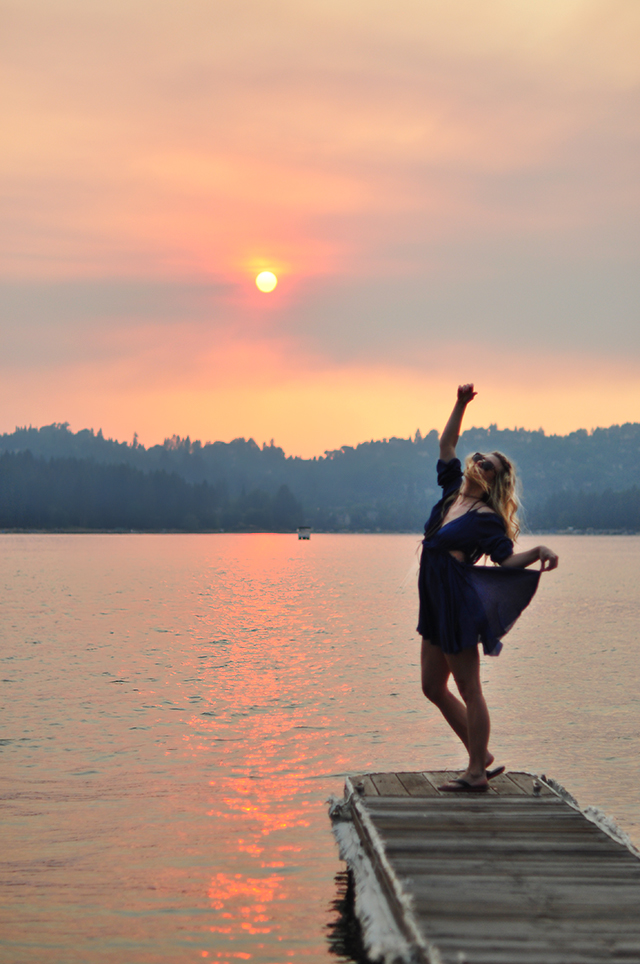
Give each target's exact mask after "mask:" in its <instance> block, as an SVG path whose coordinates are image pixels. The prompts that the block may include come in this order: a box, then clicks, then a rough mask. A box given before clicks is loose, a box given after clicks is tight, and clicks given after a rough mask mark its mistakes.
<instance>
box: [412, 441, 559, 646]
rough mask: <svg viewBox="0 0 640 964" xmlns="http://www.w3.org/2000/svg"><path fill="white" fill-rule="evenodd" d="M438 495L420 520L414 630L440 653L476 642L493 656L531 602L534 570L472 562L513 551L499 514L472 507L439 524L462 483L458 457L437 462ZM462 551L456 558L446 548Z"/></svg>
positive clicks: (535, 583) (503, 556) (495, 559)
mask: <svg viewBox="0 0 640 964" xmlns="http://www.w3.org/2000/svg"><path fill="white" fill-rule="evenodd" d="M438 483H439V485H441V486H442V489H443V495H442V499H441V500H440V501H439V502H438V503H437V504H436V505H435V506H434V507H433V510H432V512H431V516H430V517H429V521H428V522H427V524H426V525H425V539H424V541H423V546H422V557H421V560H420V574H419V577H418V589H419V595H420V615H419V618H418V632H419V633H420V635H421V636H423V637H424V638H425V639H429V640H430V641H431V642H432V643H433V644H434V645H436V646H439V647H440V649H442V651H443V652H445V653H459V652H461V650H463V649H466V648H468V647H470V646H476V645H477V644H478V643H479V642H482V645H483V649H484V651H485V653H487V654H488V655H491V656H497V655H498V653H499V652H500V650H501V649H502V643H501V642H500V640H501V639H502V637H503V636H504V635H505V634H506V633H507V632H508V631H509V630H510V629H511V627H512V626H513V624H514V623H515V621H516V619H517V618H518V616H519V615H520V613H521V612H522V610H523V609H525V608H526V607H527V606H528V605H529V603H530V602H531V600H532V598H533V596H534V594H535V592H536V589H537V588H538V580H539V578H540V573H539V571H532V570H528V569H503V568H500V567H495V566H475V565H474V563H475V562H477V561H478V559H480V558H481V556H489V557H490V558H491V559H492V561H493V562H498V563H500V562H503V561H504V560H505V559H507V558H508V557H509V556H510V555H511V554H512V553H513V543H512V541H511V539H509V538H508V536H507V534H506V532H505V528H504V523H503V521H502V519H501V518H500V517H499V516H497V515H496V514H495V513H493V512H478V511H477V509H472V510H471V511H470V512H467V513H466V514H465V515H463V516H459V517H458V518H457V519H454V520H453V521H452V522H448V523H447V524H446V525H445V526H441V521H442V514H443V509H444V508H446V506H445V503H446V501H447V499H448V498H449V497H451V496H455V495H456V493H457V492H458V489H459V488H460V486H461V485H462V468H461V465H460V461H459V459H452V460H451V461H450V462H442V461H441V460H440V461H438ZM452 550H456V551H458V552H463V553H464V556H465V559H466V562H464V563H462V562H459V561H458V560H457V559H454V557H453V556H452V555H451V551H452Z"/></svg>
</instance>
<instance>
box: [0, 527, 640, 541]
mask: <svg viewBox="0 0 640 964" xmlns="http://www.w3.org/2000/svg"><path fill="white" fill-rule="evenodd" d="M0 535H3V536H4V535H26V536H45V535H60V536H84V535H94V536H95V535H112V536H153V535H159V536H228V535H231V536H259V535H274V536H292V537H296V539H297V534H296V532H295V530H294V531H289V532H285V531H283V530H282V529H198V530H195V531H188V530H186V529H82V528H73V527H71V528H68V529H0ZM314 535H332V536H365V535H366V536H415V537H416V538H418V539H419V538H421V537H422V532H416V531H414V530H412V529H385V530H384V531H382V530H376V529H314V530H313V532H312V536H314ZM522 535H524V536H637V535H640V530H638V529H571V528H569V529H531V530H530V531H528V532H523V533H522Z"/></svg>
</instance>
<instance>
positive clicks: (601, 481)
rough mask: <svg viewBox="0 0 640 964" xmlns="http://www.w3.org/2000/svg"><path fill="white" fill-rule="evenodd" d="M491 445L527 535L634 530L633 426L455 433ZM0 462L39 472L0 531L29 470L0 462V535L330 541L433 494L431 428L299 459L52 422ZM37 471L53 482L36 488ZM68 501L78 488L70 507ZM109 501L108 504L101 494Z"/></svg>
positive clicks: (636, 452)
mask: <svg viewBox="0 0 640 964" xmlns="http://www.w3.org/2000/svg"><path fill="white" fill-rule="evenodd" d="M494 449H498V450H501V451H505V452H506V453H507V454H508V455H509V456H510V457H511V458H513V459H514V461H515V462H516V464H517V465H518V468H519V472H520V475H521V477H522V479H523V480H524V486H523V496H524V506H525V510H526V520H527V523H528V525H529V526H530V527H531V528H535V529H566V528H570V527H573V528H574V529H589V528H590V529H606V530H612V529H624V530H635V528H636V527H637V523H636V522H635V521H634V520H635V519H636V518H637V511H638V495H637V492H636V490H635V488H634V485H633V483H634V481H635V480H636V479H638V478H639V477H640V475H639V471H640V425H638V424H636V423H633V424H632V423H628V424H625V425H621V426H619V425H616V426H611V427H610V428H601V429H596V430H595V431H593V432H586V431H584V430H580V431H578V432H573V433H570V434H569V435H566V436H555V435H551V436H548V435H545V433H544V432H543V431H542V430H540V431H537V432H532V431H527V430H524V429H512V430H499V429H497V428H496V426H489V427H488V428H472V429H470V430H468V431H467V432H465V433H464V434H463V435H462V436H461V439H460V443H459V448H458V450H459V452H460V453H461V454H462V455H463V454H464V453H466V452H473V451H492V450H494ZM1 452H4V453H5V455H14V456H18V455H26V453H30V455H31V458H32V459H33V460H34V463H36V462H38V463H42V465H40V468H39V469H38V470H37V471H38V472H39V473H40V484H39V486H38V485H36V484H35V482H32V481H25V483H24V484H25V493H26V492H27V491H29V492H31V493H32V496H31V499H32V501H31V503H30V505H31V508H30V509H29V512H30V513H31V515H30V516H29V518H32V519H35V518H36V516H37V517H38V518H39V519H40V520H41V521H40V522H39V523H35V522H33V523H22V522H16V521H13V522H9V521H7V520H9V519H13V520H16V519H17V518H18V515H19V513H18V514H17V509H15V508H13V509H12V508H11V507H10V505H9V502H8V495H7V493H8V491H9V489H10V486H11V483H10V479H9V477H10V476H11V473H12V472H13V473H14V475H16V474H19V472H24V473H25V478H26V476H27V475H28V471H27V463H26V462H25V463H24V465H22V467H21V468H20V469H18V468H17V465H18V463H15V465H14V468H13V469H11V470H10V469H9V463H8V462H7V463H6V466H5V469H3V470H2V471H3V472H4V471H5V470H6V473H7V480H6V481H5V479H4V477H0V484H1V485H2V490H1V491H0V504H1V505H2V513H3V515H2V516H1V517H0V525H2V526H4V527H5V528H7V527H39V528H49V527H56V526H58V527H69V526H76V525H77V526H79V527H84V528H87V527H100V528H134V529H141V528H147V529H148V528H163V529H164V528H167V529H181V530H189V529H194V530H195V529H240V530H243V529H244V530H251V529H256V528H262V529H268V528H274V529H283V528H287V527H290V528H295V526H297V525H301V524H307V525H311V526H313V527H314V528H316V529H326V530H332V531H333V530H347V531H349V530H359V531H361V530H373V531H377V530H380V531H412V532H413V531H415V532H418V531H420V529H421V528H422V525H423V523H424V520H425V518H426V517H427V516H428V513H429V510H430V508H431V506H432V505H433V503H434V502H435V501H436V500H437V499H438V498H439V491H438V488H437V484H436V476H435V462H436V459H437V455H438V434H437V432H435V431H431V432H429V433H428V434H427V435H426V436H422V435H421V433H420V432H419V431H418V432H416V433H415V435H414V437H413V438H407V439H404V438H389V439H382V440H378V441H375V440H371V441H369V442H363V443H361V444H360V445H357V446H343V447H341V448H340V449H336V450H333V451H327V452H325V453H324V455H323V456H320V457H316V458H313V459H302V458H298V457H295V456H286V455H285V453H284V451H283V450H282V449H281V448H279V447H278V446H276V445H274V444H273V442H271V443H270V444H268V445H267V444H263V445H262V446H259V445H257V444H256V442H255V441H254V440H253V439H248V440H246V439H235V440H233V441H232V442H207V443H204V444H203V443H202V442H199V441H191V439H190V438H180V437H179V436H173V437H171V438H167V439H165V441H164V443H163V444H162V445H155V446H151V447H149V448H145V447H144V446H143V445H141V444H140V443H139V442H138V440H137V438H135V437H134V439H133V440H132V441H131V442H130V443H127V442H117V441H114V440H112V439H107V438H105V437H104V436H103V434H102V432H100V431H98V432H94V431H93V430H91V429H84V430H82V431H80V432H76V433H74V432H72V431H70V429H69V426H68V424H67V423H55V424H53V425H49V426H44V427H42V428H33V427H29V428H21V429H16V430H15V432H12V433H7V434H5V435H2V436H0V453H1ZM58 463H61V464H58ZM63 463H64V464H63ZM3 464H4V463H3ZM45 466H48V468H45ZM29 471H31V472H32V473H35V472H36V469H35V468H33V467H32V468H31V469H30V470H29ZM47 472H49V473H50V480H49V481H48V482H45V481H44V476H45V474H46V473H47ZM60 478H64V479H65V482H64V484H62V483H60V482H58V481H57V480H59V479H60ZM134 480H135V481H134ZM169 480H172V481H169ZM66 491H73V492H75V503H76V504H77V507H78V508H77V509H74V508H73V504H74V500H69V498H68V497H67V495H65V492H66ZM143 491H144V493H145V494H144V496H142V495H140V493H142V492H143ZM114 492H117V493H119V496H118V498H113V497H112V493H114ZM52 493H55V498H54V497H53V494H52ZM15 498H17V496H15V497H14V496H12V499H13V502H12V503H11V505H14V507H15V506H16V505H18V503H17V502H16V501H15ZM92 500H93V501H92ZM100 500H101V501H100ZM89 503H91V505H92V506H93V508H91V511H89V507H88V506H89ZM99 505H101V506H102V507H103V508H102V509H99V508H98V506H99ZM285 505H288V506H289V510H287V511H289V514H288V515H287V514H286V512H285V508H284V507H285ZM81 506H83V507H84V508H83V513H84V514H83V518H84V519H85V521H84V522H71V521H68V520H70V519H71V518H74V519H78V518H80V515H81V514H82V513H80V507H81ZM26 511H27V509H26V504H25V505H24V506H23V508H22V510H21V512H22V515H21V516H20V518H22V519H26V517H27V516H26V515H25V513H26ZM89 518H91V520H93V521H91V522H88V521H87V520H88V519H89ZM98 518H100V519H101V520H102V521H100V522H98V521H96V520H98ZM116 518H117V519H118V520H119V521H117V522H116V521H115V519H116ZM63 519H65V520H67V521H64V522H63V521H61V520H63ZM47 520H48V521H47ZM131 520H137V521H131ZM285 520H286V522H285Z"/></svg>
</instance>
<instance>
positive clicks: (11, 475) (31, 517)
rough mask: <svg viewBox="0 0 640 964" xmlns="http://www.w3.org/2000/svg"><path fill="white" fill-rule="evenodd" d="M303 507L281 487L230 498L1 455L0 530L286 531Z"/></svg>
mask: <svg viewBox="0 0 640 964" xmlns="http://www.w3.org/2000/svg"><path fill="white" fill-rule="evenodd" d="M302 524H303V512H302V507H301V506H300V504H299V503H298V501H297V500H296V499H295V497H294V496H293V495H292V493H291V492H290V491H289V489H288V488H287V486H286V485H282V486H280V487H279V488H278V490H277V491H276V492H275V493H274V494H270V493H268V492H265V491H262V490H260V489H253V490H250V491H249V492H245V491H241V492H240V493H239V494H238V495H236V496H230V495H229V493H228V491H227V488H226V486H225V485H224V483H219V484H217V485H210V484H209V483H208V482H206V481H204V482H199V483H189V482H186V481H185V480H184V479H182V478H180V476H179V475H177V474H176V473H168V472H164V471H163V470H156V471H153V472H149V473H145V472H142V471H141V470H140V469H134V468H132V466H130V465H125V464H124V463H121V464H119V465H100V464H98V463H96V462H93V461H90V460H89V459H73V458H71V459H48V460H47V459H44V458H35V457H34V456H33V455H32V454H31V452H4V453H3V454H2V455H1V456H0V528H3V529H45V530H56V529H63V530H74V529H75V530H86V529H89V530H96V529H101V530H102V529H106V530H122V531H128V530H135V531H143V532H144V531H158V530H167V531H178V532H200V531H220V530H230V531H234V532H252V531H265V530H266V531H274V532H279V531H283V532H287V531H291V530H292V529H295V528H296V527H297V526H299V525H302Z"/></svg>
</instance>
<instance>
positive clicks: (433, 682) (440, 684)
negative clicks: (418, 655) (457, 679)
mask: <svg viewBox="0 0 640 964" xmlns="http://www.w3.org/2000/svg"><path fill="white" fill-rule="evenodd" d="M421 663H422V666H421V669H422V672H421V682H422V692H423V693H424V695H425V696H426V697H427V699H428V700H429V701H430V702H431V703H435V704H436V706H437V705H438V704H439V703H441V702H442V700H443V698H444V697H445V694H446V692H447V680H448V679H449V675H450V674H449V667H448V666H447V663H446V660H445V658H444V656H443V654H442V651H441V650H440V649H438V648H437V646H432V645H431V643H430V642H429V640H428V639H423V641H422V659H421Z"/></svg>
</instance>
